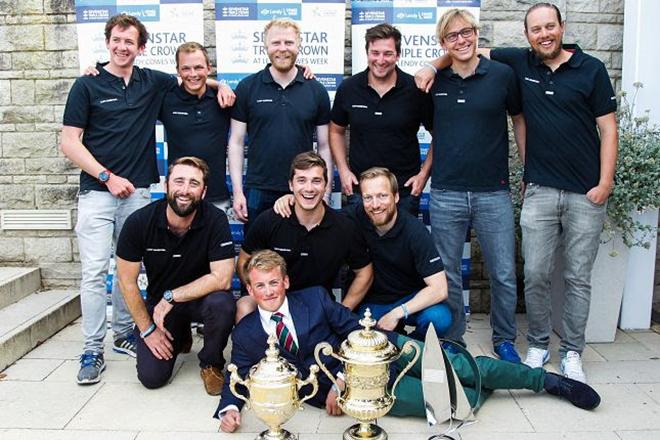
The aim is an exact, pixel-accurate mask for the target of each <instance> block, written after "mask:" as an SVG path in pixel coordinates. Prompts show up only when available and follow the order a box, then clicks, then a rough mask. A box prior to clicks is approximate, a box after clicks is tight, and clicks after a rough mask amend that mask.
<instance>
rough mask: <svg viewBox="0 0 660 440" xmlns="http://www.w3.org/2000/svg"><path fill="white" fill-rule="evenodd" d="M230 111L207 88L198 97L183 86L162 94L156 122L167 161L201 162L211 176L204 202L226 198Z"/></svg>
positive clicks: (227, 197)
mask: <svg viewBox="0 0 660 440" xmlns="http://www.w3.org/2000/svg"><path fill="white" fill-rule="evenodd" d="M229 112H230V110H229V109H223V108H221V107H220V105H219V104H218V101H217V95H216V92H215V90H213V89H211V88H210V87H207V88H206V92H205V93H204V94H203V95H202V97H201V98H198V97H197V96H196V95H191V94H190V93H188V92H186V89H185V88H184V87H183V85H181V86H179V87H177V88H176V89H174V90H172V91H170V92H169V93H167V94H166V95H165V99H164V100H163V105H162V107H161V109H160V116H159V117H158V119H160V121H161V122H162V123H163V125H164V126H165V131H166V133H167V151H168V161H169V162H170V163H173V162H174V160H176V159H178V158H179V157H182V156H196V157H199V158H200V159H204V160H205V161H206V163H207V164H208V166H209V169H210V174H209V181H208V188H207V190H206V197H205V199H206V200H208V201H210V202H215V201H219V200H227V199H229V191H228V190H227V179H226V174H227V171H226V170H227V167H226V161H227V137H228V134H229Z"/></svg>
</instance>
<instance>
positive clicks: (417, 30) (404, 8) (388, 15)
mask: <svg viewBox="0 0 660 440" xmlns="http://www.w3.org/2000/svg"><path fill="white" fill-rule="evenodd" d="M351 5H352V11H353V14H352V18H351V22H352V26H351V38H352V41H353V53H352V66H351V67H352V71H353V73H357V72H360V71H362V70H364V69H365V68H366V67H367V54H366V52H365V50H364V34H365V33H366V31H367V29H369V28H370V27H373V26H375V25H377V24H379V23H383V22H387V23H391V24H393V25H395V26H396V27H397V28H398V29H399V30H400V31H401V34H402V38H401V56H400V58H399V63H398V65H399V67H400V68H401V70H403V71H404V72H408V73H410V74H411V75H412V74H414V73H415V72H416V71H417V70H419V69H420V68H421V67H422V66H424V64H425V63H427V62H429V61H431V60H433V59H435V58H438V57H439V56H440V55H442V54H443V53H444V52H443V50H442V48H441V47H440V44H438V41H437V39H436V37H435V26H436V23H437V22H438V19H439V18H440V17H441V16H442V14H443V13H444V12H445V11H447V10H448V9H451V8H461V9H468V10H469V11H470V12H472V14H474V16H475V17H476V18H477V20H478V19H479V9H480V7H481V0H352V1H351ZM418 139H419V146H420V149H421V153H422V161H424V160H425V159H426V155H427V153H428V150H429V148H430V147H431V142H432V138H431V134H430V133H428V132H427V131H426V130H424V129H423V128H420V131H419V133H418ZM429 191H430V184H428V183H427V185H426V187H425V188H424V192H423V194H422V199H421V205H420V218H421V219H422V220H423V221H424V223H425V224H426V225H429V224H430V222H429V211H428V209H429V207H428V200H429Z"/></svg>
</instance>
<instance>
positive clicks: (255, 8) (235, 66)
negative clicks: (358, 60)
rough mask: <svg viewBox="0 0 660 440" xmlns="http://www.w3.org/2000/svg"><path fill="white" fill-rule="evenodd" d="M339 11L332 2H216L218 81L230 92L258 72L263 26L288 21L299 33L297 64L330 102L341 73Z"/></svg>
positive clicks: (341, 13)
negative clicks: (307, 69) (325, 91)
mask: <svg viewBox="0 0 660 440" xmlns="http://www.w3.org/2000/svg"><path fill="white" fill-rule="evenodd" d="M345 8H346V6H345V3H344V2H343V1H338V0H316V1H311V0H310V1H307V0H306V1H301V0H276V1H257V0H226V1H225V0H216V3H215V19H216V27H215V34H216V50H217V55H218V57H217V58H218V79H219V80H222V81H226V82H227V83H228V84H229V85H231V86H232V87H236V85H237V84H238V83H239V82H240V80H242V79H243V78H245V77H246V76H248V75H250V74H252V73H255V72H257V71H259V70H261V69H263V68H264V67H265V66H266V64H268V56H267V54H266V48H265V47H264V41H263V29H264V26H265V25H266V23H267V22H268V21H269V20H272V19H275V18H289V19H292V20H295V21H297V22H298V24H299V25H300V28H301V30H302V35H301V38H302V44H301V48H300V53H299V54H298V60H297V63H298V64H304V65H308V66H310V67H311V69H312V71H313V72H314V74H315V75H316V77H317V79H318V80H319V81H320V82H321V83H322V84H323V85H324V86H325V87H326V88H327V89H328V92H329V93H330V97H331V99H332V97H333V96H334V91H335V90H336V89H337V86H339V83H341V80H342V78H343V73H344V14H345Z"/></svg>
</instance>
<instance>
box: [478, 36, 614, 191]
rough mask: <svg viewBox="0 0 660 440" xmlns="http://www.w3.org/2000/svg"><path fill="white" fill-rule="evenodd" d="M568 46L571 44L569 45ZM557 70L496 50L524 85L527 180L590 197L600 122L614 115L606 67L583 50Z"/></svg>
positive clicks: (517, 51)
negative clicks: (587, 194)
mask: <svg viewBox="0 0 660 440" xmlns="http://www.w3.org/2000/svg"><path fill="white" fill-rule="evenodd" d="M567 46H568V45H567ZM567 46H565V47H566V48H568V49H569V50H571V51H572V52H573V55H572V56H571V58H570V59H569V60H568V61H567V62H565V63H564V64H562V65H561V66H559V67H558V68H557V70H555V71H554V72H553V71H552V70H550V68H549V67H548V66H546V65H545V64H544V63H543V62H542V61H541V60H540V59H539V58H538V57H537V56H536V54H535V53H534V51H532V50H531V49H528V48H527V49H523V48H509V49H493V50H491V53H490V54H491V57H492V58H493V59H496V60H498V61H501V62H503V63H506V64H508V65H509V66H511V67H512V68H513V70H514V71H515V73H516V77H517V79H518V82H519V84H520V90H521V94H522V102H523V108H524V109H525V121H526V122H527V145H526V154H525V175H524V180H525V182H533V183H536V184H539V185H544V186H549V187H552V188H558V189H563V190H567V191H571V192H575V193H580V194H586V193H587V192H588V191H589V190H590V189H591V188H593V187H595V186H596V185H598V181H599V180H600V138H599V135H598V127H597V124H596V118H598V117H600V116H604V115H606V114H608V113H612V112H615V111H616V95H615V93H614V90H613V88H612V83H611V82H610V78H609V76H608V74H607V69H605V65H604V64H603V63H602V62H601V61H600V60H598V59H596V58H594V57H592V56H590V55H587V54H585V53H584V52H582V50H580V48H579V47H577V46H574V45H571V46H568V47H567Z"/></svg>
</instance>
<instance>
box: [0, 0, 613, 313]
mask: <svg viewBox="0 0 660 440" xmlns="http://www.w3.org/2000/svg"><path fill="white" fill-rule="evenodd" d="M532 3H534V1H532V0H517V1H516V0H482V10H481V23H482V29H481V44H482V45H483V46H486V47H488V46H500V45H501V46H504V45H517V46H524V45H526V41H525V40H524V38H523V35H522V18H523V16H524V11H525V10H526V9H527V8H528V7H529V5H530V4H532ZM204 4H205V7H204V9H205V11H204V17H205V20H204V29H205V41H204V43H205V45H206V46H207V47H209V48H210V49H211V50H210V53H211V54H212V57H214V56H215V50H214V46H215V23H214V22H213V18H214V3H213V2H212V1H210V0H205V2H204ZM558 4H559V6H560V9H561V10H562V13H564V15H565V17H566V19H567V22H568V26H567V29H566V37H565V41H566V42H568V43H573V42H577V43H579V44H580V46H581V47H582V48H583V49H584V50H586V51H588V52H589V53H591V54H593V55H595V56H597V57H598V58H600V59H601V60H603V62H604V63H605V65H606V66H607V67H608V69H609V72H610V75H611V77H612V80H613V82H614V84H615V86H616V88H617V89H618V88H619V87H620V77H621V49H622V41H623V0H560V1H559V2H558ZM348 7H349V8H350V2H349V3H348ZM350 14H351V12H350V9H349V10H348V11H347V21H346V24H347V29H346V34H345V35H346V66H347V67H346V73H347V74H350V73H351V72H350V50H351V41H350V35H351V34H350V29H349V27H350ZM361 44H362V43H361V42H360V45H361ZM77 74H78V56H77V40H76V29H75V14H74V2H73V0H0V115H1V116H2V118H1V123H0V209H35V208H36V209H58V208H64V209H73V208H74V207H75V203H74V201H75V195H76V191H77V182H78V170H77V169H76V168H75V167H74V166H72V165H71V164H70V163H69V162H68V161H67V160H66V159H65V158H64V157H63V156H62V155H61V153H59V152H58V148H57V146H58V143H59V130H60V128H61V118H62V111H63V107H64V103H65V101H66V96H67V93H68V90H69V88H70V86H71V84H72V82H73V78H75V76H76V75H77ZM74 215H75V213H74ZM473 253H474V255H475V259H474V263H473V268H474V270H473V274H472V287H473V304H474V308H475V310H485V309H487V308H488V307H489V289H488V281H487V274H486V273H485V268H484V267H483V265H482V264H481V261H480V259H479V250H478V248H477V247H476V246H475V249H474V251H473ZM78 261H79V259H78V252H77V247H76V240H75V238H74V234H73V231H63V232H59V231H58V232H47V231H21V232H18V231H0V264H2V265H28V264H31V265H38V266H40V267H41V268H42V275H43V279H44V283H45V284H46V285H47V286H68V285H73V284H75V283H77V281H78V278H79V263H78Z"/></svg>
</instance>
